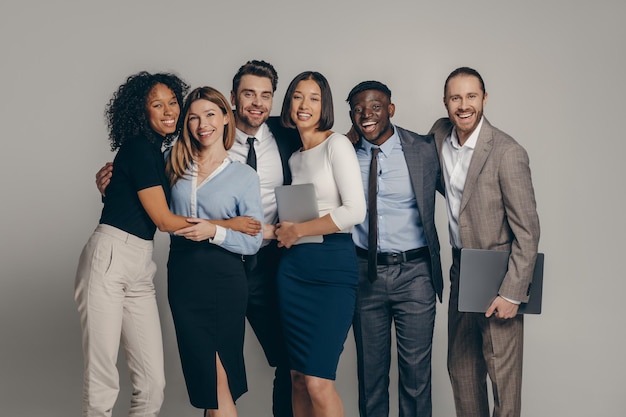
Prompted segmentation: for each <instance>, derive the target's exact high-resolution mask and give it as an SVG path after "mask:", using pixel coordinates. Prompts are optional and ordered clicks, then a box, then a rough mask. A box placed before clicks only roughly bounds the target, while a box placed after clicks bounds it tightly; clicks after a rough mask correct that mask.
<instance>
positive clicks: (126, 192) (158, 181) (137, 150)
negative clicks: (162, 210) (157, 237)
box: [100, 135, 170, 240]
mask: <svg viewBox="0 0 626 417" xmlns="http://www.w3.org/2000/svg"><path fill="white" fill-rule="evenodd" d="M162 143H163V138H161V137H159V136H156V135H155V136H154V137H152V138H146V137H143V136H137V137H135V138H132V139H128V140H127V141H126V142H124V143H123V144H122V146H121V147H120V148H119V150H118V152H117V155H116V156H115V159H114V160H113V176H112V177H111V183H110V184H109V185H108V186H107V189H106V195H105V197H104V208H103V209H102V215H101V216H100V223H103V224H108V225H111V226H113V227H116V228H118V229H121V230H124V231H125V232H128V233H130V234H133V235H135V236H137V237H140V238H142V239H146V240H152V239H153V238H154V233H155V232H156V226H155V225H154V223H153V222H152V220H151V219H150V217H149V216H148V213H146V211H145V210H144V208H143V206H142V205H141V202H140V201H139V196H138V195H137V192H138V191H141V190H143V189H146V188H150V187H154V186H162V187H163V190H164V192H165V197H166V199H167V202H168V204H169V201H170V187H169V182H168V180H167V177H166V175H165V160H164V158H163V154H162V153H161V145H162Z"/></svg>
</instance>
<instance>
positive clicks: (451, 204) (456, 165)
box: [441, 118, 484, 249]
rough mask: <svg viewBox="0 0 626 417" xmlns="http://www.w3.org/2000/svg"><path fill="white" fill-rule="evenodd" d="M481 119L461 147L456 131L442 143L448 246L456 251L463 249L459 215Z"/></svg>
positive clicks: (481, 123) (453, 130)
mask: <svg viewBox="0 0 626 417" xmlns="http://www.w3.org/2000/svg"><path fill="white" fill-rule="evenodd" d="M483 120H484V119H483V118H481V119H480V122H479V123H478V126H476V129H474V131H473V132H472V134H471V135H470V137H469V138H467V141H465V143H464V144H463V146H461V145H460V144H459V139H458V137H457V135H456V129H452V132H451V133H450V135H449V136H448V137H447V138H446V140H445V141H444V142H443V147H442V149H441V155H442V157H443V178H444V180H445V184H446V206H447V208H448V228H449V231H450V244H451V245H452V246H453V247H454V248H457V249H461V248H463V245H462V243H461V234H460V233H459V214H460V211H461V200H462V198H463V189H464V188H465V179H466V178H467V170H468V169H469V166H470V162H471V161H472V155H473V154H474V148H475V147H476V142H477V141H478V134H479V132H480V129H481V128H482V126H483Z"/></svg>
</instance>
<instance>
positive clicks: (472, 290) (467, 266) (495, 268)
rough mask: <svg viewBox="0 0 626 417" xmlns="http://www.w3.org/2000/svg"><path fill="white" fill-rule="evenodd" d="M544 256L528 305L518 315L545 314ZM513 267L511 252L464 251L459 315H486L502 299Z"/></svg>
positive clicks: (537, 266)
mask: <svg viewBox="0 0 626 417" xmlns="http://www.w3.org/2000/svg"><path fill="white" fill-rule="evenodd" d="M543 261H544V255H543V253H538V254H537V261H536V262H535V270H534V273H533V280H532V284H531V286H530V299H529V300H528V303H522V304H520V307H519V310H518V314H541V299H542V295H543ZM508 264H509V252H506V251H495V250H484V249H461V264H460V277H459V311H462V312H469V313H484V312H485V311H487V308H489V305H490V304H491V302H492V301H493V299H494V298H496V296H497V295H498V290H499V289H500V285H501V284H502V280H503V279H504V276H505V275H506V271H507V269H508Z"/></svg>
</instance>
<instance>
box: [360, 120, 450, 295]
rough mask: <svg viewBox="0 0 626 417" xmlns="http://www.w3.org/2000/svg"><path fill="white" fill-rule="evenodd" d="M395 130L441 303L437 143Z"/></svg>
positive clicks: (439, 173)
mask: <svg viewBox="0 0 626 417" xmlns="http://www.w3.org/2000/svg"><path fill="white" fill-rule="evenodd" d="M394 127H395V128H396V132H398V136H400V143H401V144H402V151H403V152H404V158H405V159H406V164H407V167H408V169H409V177H410V180H411V186H412V187H413V193H414V194H415V199H416V200H417V209H418V211H419V214H420V218H421V219H422V226H423V227H424V234H425V235H426V242H427V243H428V250H429V251H430V264H431V269H432V271H431V279H432V282H433V287H434V288H435V292H436V293H437V296H438V297H439V301H441V295H442V293H443V278H442V273H441V257H440V255H439V251H440V248H439V237H438V236H437V230H436V229H435V194H436V192H437V189H438V187H439V186H440V184H441V182H440V176H441V168H440V164H439V158H438V156H437V148H436V147H435V140H434V138H433V137H432V136H422V135H418V134H417V133H414V132H411V131H409V130H406V129H403V128H401V127H398V126H394ZM362 140H363V139H361V141H362ZM360 145H361V142H360V141H359V142H357V144H356V146H360Z"/></svg>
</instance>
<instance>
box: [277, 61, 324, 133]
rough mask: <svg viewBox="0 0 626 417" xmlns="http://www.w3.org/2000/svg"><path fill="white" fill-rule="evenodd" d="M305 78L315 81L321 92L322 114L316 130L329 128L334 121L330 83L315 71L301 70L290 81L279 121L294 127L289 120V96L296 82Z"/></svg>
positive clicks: (294, 89)
mask: <svg viewBox="0 0 626 417" xmlns="http://www.w3.org/2000/svg"><path fill="white" fill-rule="evenodd" d="M305 80H313V81H315V82H316V83H317V85H318V86H319V87H320V90H321V92H322V114H321V116H320V124H319V126H318V127H317V130H319V131H324V130H329V129H331V128H332V127H333V124H334V123H335V115H334V110H333V95H332V93H331V91H330V85H328V81H327V80H326V77H324V76H323V75H322V74H320V73H319V72H316V71H305V72H302V73H300V74H298V75H296V78H294V79H293V80H292V81H291V83H290V84H289V87H287V92H286V93H285V99H284V100H283V107H282V110H281V111H280V123H281V124H282V125H283V126H284V127H288V128H291V129H295V127H296V125H295V124H294V123H293V120H291V98H292V97H293V94H294V92H295V91H296V87H297V86H298V83H299V82H300V81H305Z"/></svg>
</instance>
